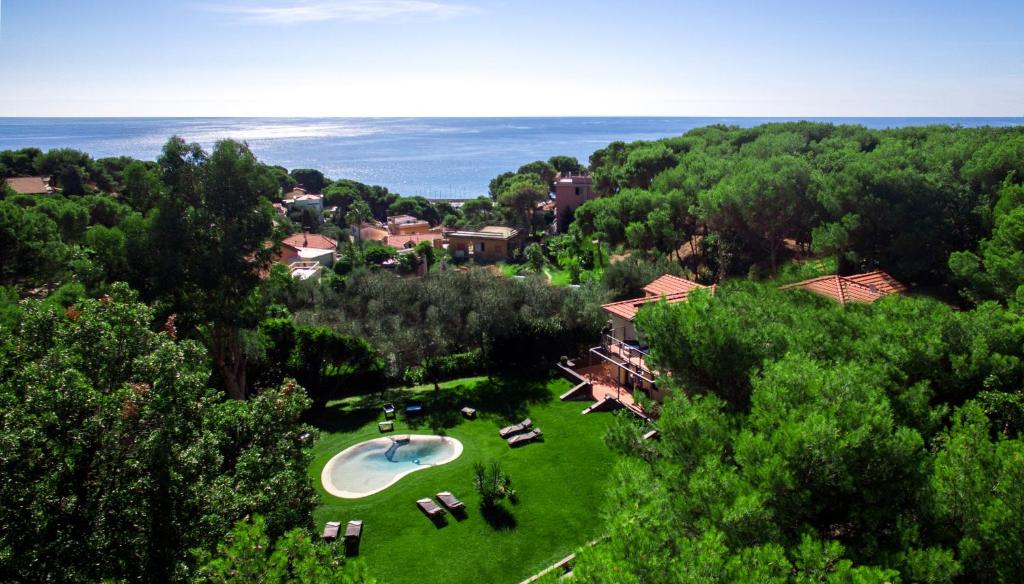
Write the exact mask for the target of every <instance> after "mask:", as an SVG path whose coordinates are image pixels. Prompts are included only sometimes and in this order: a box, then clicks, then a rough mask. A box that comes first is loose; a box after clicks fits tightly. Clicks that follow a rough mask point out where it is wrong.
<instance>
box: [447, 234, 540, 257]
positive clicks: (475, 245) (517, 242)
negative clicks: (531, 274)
mask: <svg viewBox="0 0 1024 584" xmlns="http://www.w3.org/2000/svg"><path fill="white" fill-rule="evenodd" d="M522 245H523V238H522V234H521V233H520V232H519V230H518V229H513V228H512V227H499V226H495V225H490V226H487V227H484V228H483V229H481V230H480V231H453V232H451V233H449V234H448V250H449V251H450V252H451V254H452V257H453V258H455V259H457V260H467V259H472V260H475V261H478V262H496V261H499V260H508V259H511V258H512V254H513V253H514V252H515V251H516V250H517V249H520V248H521V247H522Z"/></svg>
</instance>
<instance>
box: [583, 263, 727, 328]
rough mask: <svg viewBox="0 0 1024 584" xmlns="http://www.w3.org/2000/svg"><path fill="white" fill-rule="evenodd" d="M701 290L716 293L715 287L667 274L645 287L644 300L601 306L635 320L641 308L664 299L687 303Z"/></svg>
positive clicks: (627, 318) (638, 299) (669, 301)
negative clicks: (691, 296) (695, 292)
mask: <svg viewBox="0 0 1024 584" xmlns="http://www.w3.org/2000/svg"><path fill="white" fill-rule="evenodd" d="M701 288H709V289H710V290H711V294H714V293H715V291H716V288H715V286H704V285H703V284H698V283H696V282H691V281H690V280H685V279H683V278H677V277H676V276H670V275H668V274H666V275H664V276H662V277H660V278H658V279H657V280H655V281H653V282H651V283H650V284H648V285H646V286H644V292H646V293H647V296H645V297H643V298H631V299H629V300H620V301H618V302H612V303H611V304H605V305H603V306H601V308H603V309H604V310H605V311H607V312H610V313H612V314H614V315H616V316H621V317H622V318H624V319H626V320H633V318H634V317H635V316H636V313H637V311H638V310H640V307H641V306H643V305H644V304H647V303H649V302H657V301H658V300H661V299H662V298H664V299H665V301H666V302H668V303H669V304H675V303H677V302H685V301H686V299H687V298H688V297H689V296H690V292H693V291H694V290H697V289H701Z"/></svg>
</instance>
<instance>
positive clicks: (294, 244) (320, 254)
mask: <svg viewBox="0 0 1024 584" xmlns="http://www.w3.org/2000/svg"><path fill="white" fill-rule="evenodd" d="M337 248H338V242H337V241H335V240H333V239H331V238H330V237H327V236H325V235H320V234H319V233H296V234H294V235H289V236H288V237H286V238H285V239H284V240H283V241H282V242H281V251H279V252H278V254H277V255H276V256H275V257H274V259H275V261H278V262H281V263H283V264H285V265H287V266H292V264H296V263H306V264H308V262H315V263H318V264H320V265H322V266H327V267H330V266H333V265H334V259H335V250H336V249H337Z"/></svg>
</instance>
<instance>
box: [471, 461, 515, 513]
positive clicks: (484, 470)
mask: <svg viewBox="0 0 1024 584" xmlns="http://www.w3.org/2000/svg"><path fill="white" fill-rule="evenodd" d="M473 487H474V488H475V489H476V492H477V493H479V494H480V499H481V504H482V505H483V506H484V507H485V508H493V507H495V506H497V504H498V501H500V500H502V499H504V498H506V497H508V498H509V499H510V500H515V497H516V492H515V489H513V488H512V479H511V478H510V477H509V476H508V474H507V473H505V471H504V470H502V468H501V463H499V462H498V461H496V460H493V461H491V463H490V464H488V465H485V464H484V463H482V462H477V463H475V464H474V465H473Z"/></svg>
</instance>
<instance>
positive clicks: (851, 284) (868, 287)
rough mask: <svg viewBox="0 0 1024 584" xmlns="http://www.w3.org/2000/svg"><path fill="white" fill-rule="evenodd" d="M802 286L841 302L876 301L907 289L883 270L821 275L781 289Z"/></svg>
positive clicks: (803, 288) (802, 288) (801, 287)
mask: <svg viewBox="0 0 1024 584" xmlns="http://www.w3.org/2000/svg"><path fill="white" fill-rule="evenodd" d="M794 288H800V289H801V290H806V291H808V292H812V293H814V294H818V295H820V296H825V297H826V298H831V299H833V300H835V301H837V302H839V303H840V304H846V303H847V302H874V301H875V300H878V299H879V298H882V297H883V296H888V295H890V294H897V293H899V292H904V291H906V289H907V287H906V286H904V285H903V284H901V283H900V282H898V281H897V280H896V279H895V278H893V277H892V276H890V275H889V274H887V273H885V272H882V271H874V272H867V273H865V274H857V275H855V276H835V275H833V276H821V277H819V278H812V279H810V280H806V281H803V282H797V283H796V284H789V285H788V286H782V287H781V288H780V289H781V290H792V289H794Z"/></svg>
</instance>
